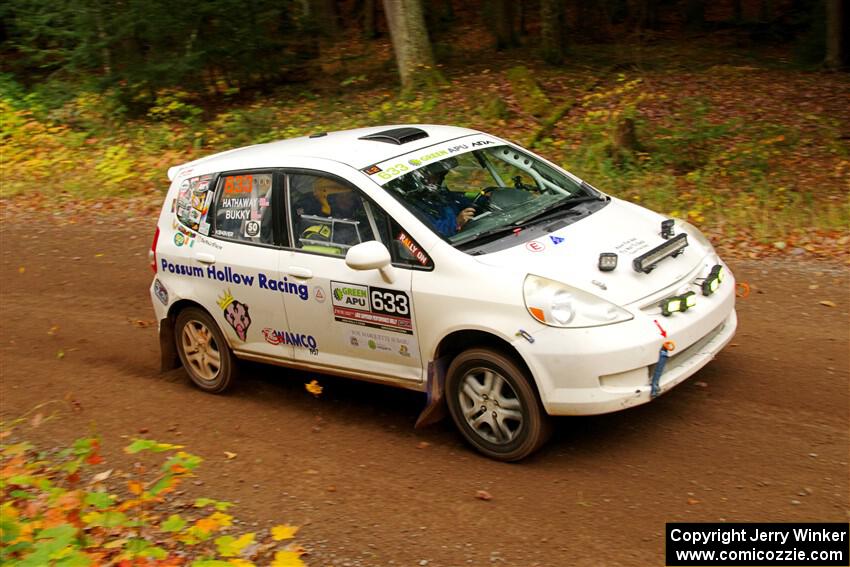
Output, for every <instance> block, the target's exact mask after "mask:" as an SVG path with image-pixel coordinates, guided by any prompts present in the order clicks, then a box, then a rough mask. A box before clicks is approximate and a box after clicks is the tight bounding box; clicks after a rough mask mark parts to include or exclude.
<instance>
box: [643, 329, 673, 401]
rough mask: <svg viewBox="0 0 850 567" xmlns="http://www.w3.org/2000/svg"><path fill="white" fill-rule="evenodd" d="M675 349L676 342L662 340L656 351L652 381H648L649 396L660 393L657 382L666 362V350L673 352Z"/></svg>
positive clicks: (653, 397)
mask: <svg viewBox="0 0 850 567" xmlns="http://www.w3.org/2000/svg"><path fill="white" fill-rule="evenodd" d="M675 349H676V343H674V342H673V341H664V344H662V345H661V350H659V351H658V363H656V365H655V372H653V373H652V381H651V382H650V390H649V397H650V398H651V399H653V400H654V399H655V398H657V397H658V395H659V394H660V393H661V392H660V391H659V390H660V388H659V386H658V383H659V382H660V381H661V374H662V373H663V372H664V365H665V364H667V357H668V356H669V355H668V354H667V353H668V352H673V351H674V350H675Z"/></svg>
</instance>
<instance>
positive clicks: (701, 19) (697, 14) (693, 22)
mask: <svg viewBox="0 0 850 567" xmlns="http://www.w3.org/2000/svg"><path fill="white" fill-rule="evenodd" d="M685 21H686V22H687V24H688V27H689V28H690V29H692V30H700V29H702V28H703V26H704V25H705V3H704V2H703V0H688V1H687V4H686V5H685Z"/></svg>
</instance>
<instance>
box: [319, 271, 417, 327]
mask: <svg viewBox="0 0 850 567" xmlns="http://www.w3.org/2000/svg"><path fill="white" fill-rule="evenodd" d="M331 300H332V302H333V308H334V319H335V320H336V321H339V322H341V323H349V324H352V325H360V326H364V327H373V328H376V329H383V330H386V331H395V332H397V333H404V334H408V335H412V334H413V322H412V319H411V305H410V296H409V295H408V294H407V292H404V291H401V290H397V289H389V288H383V287H373V286H364V285H357V284H351V283H343V282H331Z"/></svg>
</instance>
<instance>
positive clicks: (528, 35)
mask: <svg viewBox="0 0 850 567" xmlns="http://www.w3.org/2000/svg"><path fill="white" fill-rule="evenodd" d="M849 20H850V9H848V8H847V5H846V3H844V2H842V1H841V0H718V1H716V2H706V1H702V0H601V1H598V2H582V1H580V0H567V1H560V2H559V1H552V0H523V1H517V2H511V1H509V0H491V1H469V2H458V1H454V2H453V1H451V0H386V1H385V2H383V3H382V2H379V1H376V0H346V1H334V0H251V1H248V2H244V1H241V0H240V1H236V0H213V1H208V2H203V3H200V4H198V3H188V2H179V1H178V2H173V1H172V2H164V1H161V0H159V1H147V0H144V1H143V0H103V1H94V0H62V1H60V2H51V3H42V2H34V1H32V0H9V1H7V2H5V3H4V4H3V6H2V7H0V40H2V47H1V48H0V49H2V67H1V68H0V119H2V124H0V137H2V144H3V150H2V185H1V186H0V198H2V199H3V201H5V203H6V205H8V206H21V207H27V208H43V209H44V210H46V211H49V212H50V213H52V214H53V215H55V216H56V217H57V218H59V219H60V220H67V219H69V218H74V216H75V215H79V214H85V213H86V212H87V211H89V210H90V209H91V207H92V201H93V200H94V201H97V207H99V208H103V207H106V208H118V209H122V208H125V207H127V206H128V201H127V199H131V200H137V201H138V203H136V204H133V205H130V206H131V208H132V209H133V210H134V211H135V210H138V211H139V212H140V213H143V212H145V211H147V212H152V211H153V210H155V209H156V208H157V207H158V206H159V203H160V202H161V198H162V195H163V194H164V191H165V189H166V187H167V183H168V182H167V178H166V170H167V168H168V167H170V166H172V165H175V164H180V163H183V162H185V161H188V160H192V159H195V158H197V157H200V156H203V155H209V154H211V153H214V152H218V151H222V150H226V149H229V148H234V147H239V146H244V145H248V144H255V143H262V142H268V141H271V140H277V139H281V138H288V137H293V136H300V135H305V134H310V133H313V132H319V131H331V130H339V129H345V128H353V127H360V126H370V125H379V124H392V123H417V122H419V123H441V124H455V125H459V126H468V127H472V128H479V129H483V130H487V131H490V132H493V133H495V134H496V135H499V136H502V137H505V138H508V139H510V140H513V141H516V142H518V143H520V144H524V145H528V146H531V147H532V148H533V149H534V150H536V151H537V152H539V153H541V154H542V155H544V156H545V157H547V158H549V159H551V160H552V161H554V162H556V163H558V164H561V165H563V166H564V167H566V168H568V169H569V170H571V171H573V172H575V173H576V174H578V175H579V176H581V177H583V178H585V179H587V180H588V181H590V182H591V183H592V184H594V185H596V186H598V187H599V188H600V189H602V190H604V191H607V192H610V193H612V194H614V195H616V196H618V197H622V198H625V199H628V200H631V201H635V202H639V203H642V204H645V205H646V206H649V207H651V208H653V209H656V210H659V211H660V212H663V213H666V214H670V215H672V216H678V217H682V218H687V219H688V220H690V221H692V222H694V223H696V224H698V225H699V226H700V227H701V228H703V229H704V230H705V231H707V232H708V233H709V235H710V236H711V237H712V238H713V240H715V241H716V242H717V243H718V244H719V245H720V247H721V248H723V249H726V250H728V251H729V253H740V254H744V255H749V256H754V257H755V256H761V255H764V254H794V255H801V256H802V255H807V256H808V255H815V256H833V257H834V256H840V257H842V259H843V260H844V261H847V253H846V252H845V250H846V249H847V248H848V247H847V246H846V245H847V243H848V240H847V234H846V229H847V226H848V222H850V197H848V195H850V191H848V189H850V181H848V180H849V179H850V161H848V139H850V126H848V124H850V120H848V117H850V110H848V108H850V104H848V100H850V83H848V75H847V73H846V72H843V70H846V69H847V66H848V51H850V47H848V43H850V42H848V39H847V33H848V29H850V25H848V21H849Z"/></svg>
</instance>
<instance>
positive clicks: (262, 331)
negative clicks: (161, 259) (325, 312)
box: [178, 170, 292, 359]
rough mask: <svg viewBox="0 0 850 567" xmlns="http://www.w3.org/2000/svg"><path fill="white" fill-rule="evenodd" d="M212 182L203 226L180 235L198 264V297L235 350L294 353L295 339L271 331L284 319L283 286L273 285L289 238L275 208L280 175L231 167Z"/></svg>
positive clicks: (276, 355)
mask: <svg viewBox="0 0 850 567" xmlns="http://www.w3.org/2000/svg"><path fill="white" fill-rule="evenodd" d="M210 183H211V185H210V190H211V192H212V194H211V196H210V197H209V201H207V203H208V208H209V210H208V212H207V213H206V214H204V215H203V218H202V219H200V218H199V219H197V221H198V222H197V224H196V225H195V226H196V228H197V232H194V231H193V232H192V233H191V234H183V236H184V238H182V239H181V240H182V245H181V246H182V248H183V249H184V254H185V255H186V256H188V258H189V259H191V261H192V264H193V265H194V266H195V268H194V269H193V270H192V279H193V282H192V283H193V292H194V294H195V299H196V300H198V301H199V302H200V303H201V304H202V305H203V306H204V307H205V308H206V309H207V310H208V311H209V312H210V314H212V316H213V317H214V318H215V320H216V322H217V323H218V325H219V327H220V328H221V329H222V331H223V332H224V333H225V335H226V336H227V339H228V342H229V343H230V345H231V346H232V348H233V349H234V350H236V351H239V352H246V353H252V354H259V355H265V356H270V357H274V358H285V359H291V358H292V348H291V347H290V346H288V345H285V344H281V343H280V342H275V341H274V340H273V339H272V340H269V339H268V338H267V336H268V335H267V330H268V329H273V328H276V327H280V326H286V312H285V308H284V304H283V298H282V296H281V293H280V292H278V291H277V290H276V289H272V288H270V286H269V285H268V282H273V281H277V280H279V279H280V273H279V265H278V263H279V261H280V249H281V247H282V245H283V244H286V243H287V240H286V231H285V230H283V229H282V228H281V227H280V226H277V225H276V224H275V223H276V219H275V214H274V209H275V207H276V206H277V205H278V203H277V202H278V201H279V200H281V196H282V191H281V184H282V177H281V175H280V174H279V173H276V172H275V171H272V170H246V171H232V172H225V173H222V174H220V175H218V176H216V177H215V178H214V179H212V180H211V182H210ZM196 200H197V199H196ZM190 204H191V203H190ZM281 206H282V203H281ZM181 215H182V216H184V217H185V218H187V219H194V218H195V217H197V214H196V213H193V212H192V210H191V209H190V210H188V211H180V210H178V217H180V216H181Z"/></svg>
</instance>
